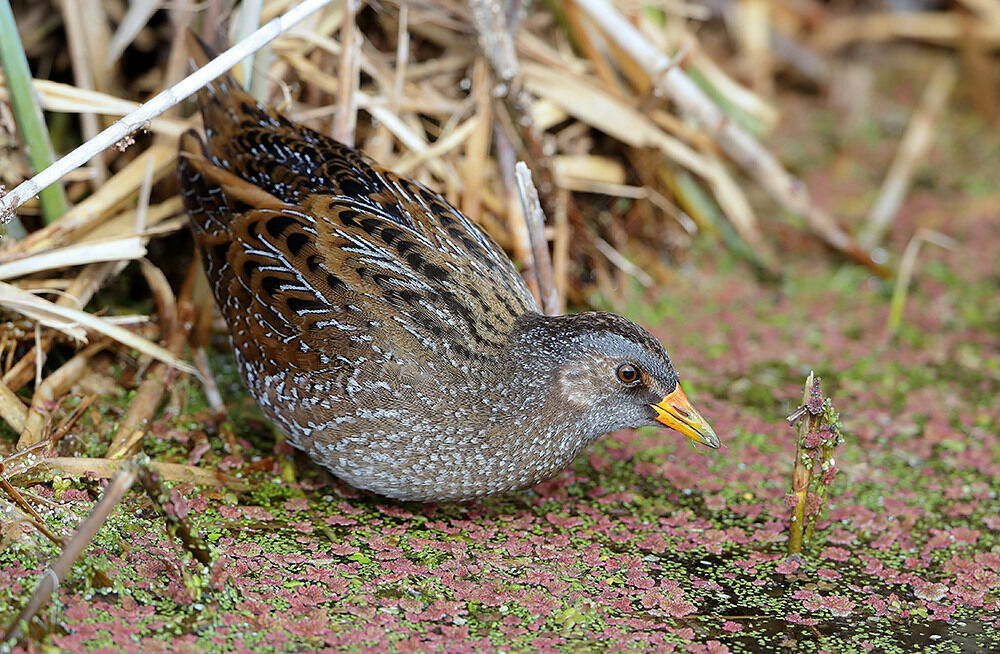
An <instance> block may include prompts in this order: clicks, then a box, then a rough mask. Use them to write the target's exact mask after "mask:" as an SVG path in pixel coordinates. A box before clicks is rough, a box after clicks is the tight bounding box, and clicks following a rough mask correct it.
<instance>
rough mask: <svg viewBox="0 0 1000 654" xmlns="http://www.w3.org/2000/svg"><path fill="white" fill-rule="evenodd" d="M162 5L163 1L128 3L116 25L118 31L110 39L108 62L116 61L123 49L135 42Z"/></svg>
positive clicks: (152, 0) (142, 0) (149, 0)
mask: <svg viewBox="0 0 1000 654" xmlns="http://www.w3.org/2000/svg"><path fill="white" fill-rule="evenodd" d="M162 4H163V0H131V2H129V3H128V10H127V11H126V12H125V15H124V16H122V19H121V22H119V23H118V29H117V30H115V34H114V36H112V37H111V42H110V43H108V54H107V58H108V61H114V60H116V59H118V57H120V56H121V54H122V53H123V52H125V48H127V47H128V46H129V44H130V43H132V42H133V41H134V40H135V37H136V36H138V34H139V32H140V31H141V30H142V28H143V27H145V26H146V23H148V22H149V19H150V18H152V17H153V14H155V13H156V12H157V11H158V10H159V9H160V7H161V5H162Z"/></svg>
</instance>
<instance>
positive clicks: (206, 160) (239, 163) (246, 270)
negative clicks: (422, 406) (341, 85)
mask: <svg viewBox="0 0 1000 654" xmlns="http://www.w3.org/2000/svg"><path fill="white" fill-rule="evenodd" d="M199 100H200V103H201V107H202V114H203V117H204V120H205V125H206V135H207V136H208V138H207V141H206V143H205V144H204V149H203V153H202V150H201V148H200V147H197V146H198V145H199V144H198V143H197V142H196V141H190V140H187V141H185V142H184V143H183V144H182V149H183V150H184V151H185V152H187V153H188V154H187V156H186V157H185V159H186V161H187V162H188V163H187V164H183V163H182V170H181V174H182V186H186V188H185V193H186V198H187V195H188V194H190V195H191V196H192V201H190V202H188V207H189V210H191V213H192V219H193V222H194V223H195V225H196V232H200V233H202V234H206V235H213V236H212V237H208V236H199V238H200V240H201V241H202V245H203V251H204V252H205V255H204V256H205V257H206V269H207V270H209V275H210V277H211V275H212V274H213V272H212V271H219V273H224V274H225V275H227V276H231V278H230V277H227V278H226V281H225V283H224V284H222V285H220V287H222V288H227V289H232V288H234V286H235V285H236V284H239V285H242V287H243V289H242V292H243V293H245V294H246V295H247V298H245V299H246V300H247V301H253V300H256V301H257V304H268V308H267V309H263V310H262V312H261V314H260V315H261V316H263V317H264V318H269V319H270V318H271V317H270V316H269V314H268V312H269V311H270V312H271V313H278V314H281V315H280V316H279V317H278V318H276V319H270V320H269V321H268V326H269V327H271V326H275V327H276V329H277V328H284V329H291V330H300V331H299V333H301V330H308V329H314V330H315V329H322V328H323V327H324V326H326V325H332V326H335V324H336V322H338V321H337V320H334V319H332V318H330V319H327V318H325V317H324V319H323V320H313V318H314V317H316V316H320V315H322V314H324V312H328V311H330V310H332V309H331V307H336V308H337V310H340V311H341V312H342V311H343V310H344V308H345V307H349V306H355V307H361V308H362V309H363V310H364V311H365V312H366V313H368V314H371V315H373V316H374V317H375V318H377V319H378V320H385V321H391V322H393V323H394V324H395V325H396V328H398V329H399V330H402V331H403V332H405V333H406V334H408V335H409V336H410V337H412V338H414V339H416V340H418V341H419V342H420V343H421V344H422V346H423V347H425V348H429V349H431V350H434V351H438V352H439V354H444V353H445V352H443V350H449V349H453V350H454V353H455V354H458V355H460V356H463V357H466V358H468V357H470V356H471V355H472V353H479V354H484V355H488V356H492V355H494V354H495V353H496V348H499V347H502V346H503V344H504V342H505V338H506V335H507V334H508V333H509V331H510V329H511V326H512V325H513V322H514V320H515V319H516V318H517V317H518V316H519V315H522V314H523V313H525V312H528V311H537V310H538V308H537V305H536V304H535V301H534V298H533V297H532V296H531V294H530V293H529V292H528V290H527V288H526V287H525V285H524V283H523V281H522V280H521V278H520V275H519V274H518V273H517V270H516V269H515V268H514V266H513V264H512V263H511V262H510V260H509V258H508V257H507V256H506V255H505V254H504V252H503V251H502V250H501V249H500V248H499V247H498V246H497V245H496V244H495V243H494V242H493V241H492V239H490V238H489V237H488V236H487V235H485V234H484V233H483V232H482V231H481V230H480V229H479V228H478V227H476V226H475V225H474V224H472V222H471V221H469V220H468V219H467V218H466V217H465V216H464V215H462V214H461V212H459V211H458V210H456V209H455V208H453V207H451V206H450V205H449V204H448V203H447V202H446V201H445V200H444V199H443V198H442V197H441V196H440V195H438V194H436V193H434V192H433V191H431V190H429V189H428V188H426V187H425V186H423V185H421V184H418V183H417V182H414V181H412V180H408V179H406V178H403V177H400V176H398V175H396V174H394V173H392V172H390V171H387V170H385V169H383V168H380V167H378V166H376V165H374V164H373V163H372V162H371V161H370V160H369V159H367V158H366V157H364V156H363V155H361V154H359V153H358V152H357V151H355V150H353V149H351V148H349V147H347V146H344V145H342V144H340V143H337V142H336V141H333V140H332V139H330V138H328V137H326V136H324V135H322V134H319V133H318V132H315V131H313V130H311V129H309V128H307V127H304V126H301V125H298V124H295V123H292V122H291V121H288V120H287V119H285V118H284V117H283V116H281V115H280V114H277V113H276V112H273V111H269V110H267V109H264V108H263V107H261V106H260V105H258V104H257V103H256V102H254V101H253V100H252V99H251V98H250V97H249V96H247V95H246V94H245V93H243V92H242V91H241V90H240V89H239V88H238V87H236V86H235V85H234V84H233V83H232V81H231V80H227V79H225V78H224V79H223V80H222V81H220V82H217V83H216V84H215V85H214V86H213V87H210V88H209V89H207V90H206V91H203V92H202V94H201V96H200V98H199ZM185 138H186V139H192V138H193V139H196V138H197V137H195V136H189V137H185ZM198 154H202V155H203V156H201V157H200V158H198ZM185 165H186V166H187V170H188V171H193V170H195V169H197V174H199V175H200V176H201V177H200V179H201V180H202V181H201V184H202V186H203V188H200V189H198V190H193V189H194V188H195V187H196V186H197V184H196V183H195V182H194V181H185V175H186V173H185ZM237 180H239V182H241V183H242V184H241V183H238V182H237ZM189 189H190V191H189ZM220 204H221V205H223V206H221V207H220V206H218V205H220ZM227 216H233V218H227ZM227 238H228V239H229V240H228V245H227V241H226V239H227ZM227 264H228V266H229V268H226V265H227ZM279 272H280V274H279ZM324 303H325V304H324ZM321 305H322V306H321ZM220 306H222V300H221V299H220ZM341 317H343V316H341ZM272 322H275V323H277V325H272ZM317 325H319V327H317ZM275 333H276V334H280V335H284V334H285V333H286V332H283V331H276V332H275Z"/></svg>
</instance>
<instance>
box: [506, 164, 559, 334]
mask: <svg viewBox="0 0 1000 654" xmlns="http://www.w3.org/2000/svg"><path fill="white" fill-rule="evenodd" d="M514 178H515V179H516V180H517V191H518V193H519V194H520V196H521V208H522V209H523V210H524V221H525V223H527V225H528V237H529V238H530V240H531V252H532V258H533V259H534V260H535V276H536V278H537V280H538V294H539V295H540V296H541V298H542V311H543V312H544V313H545V315H548V316H554V315H556V314H557V313H558V312H559V294H558V293H557V292H556V285H555V281H554V279H553V273H552V259H551V257H549V245H548V241H547V240H546V239H545V214H544V213H542V203H541V202H539V200H538V191H537V190H536V189H535V184H534V182H532V181H531V171H530V170H528V166H527V164H525V163H524V162H523V161H518V162H517V165H516V166H514Z"/></svg>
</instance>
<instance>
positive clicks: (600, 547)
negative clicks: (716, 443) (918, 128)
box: [0, 114, 1000, 653]
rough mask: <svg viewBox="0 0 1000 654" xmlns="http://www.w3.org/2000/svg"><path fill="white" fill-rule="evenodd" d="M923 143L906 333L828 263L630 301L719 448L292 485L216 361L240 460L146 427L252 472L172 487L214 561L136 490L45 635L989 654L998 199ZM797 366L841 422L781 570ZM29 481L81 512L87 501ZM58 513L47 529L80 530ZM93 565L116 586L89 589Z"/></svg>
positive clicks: (5, 595) (847, 184) (265, 642)
mask: <svg viewBox="0 0 1000 654" xmlns="http://www.w3.org/2000/svg"><path fill="white" fill-rule="evenodd" d="M793 115H798V114H793ZM796 129H800V130H803V132H804V133H809V132H808V131H807V128H806V127H805V126H800V125H798V124H797V123H795V122H794V121H793V122H792V123H791V124H789V125H788V126H787V127H786V130H787V131H786V135H787V132H792V133H794V131H795V130H796ZM942 129H943V130H944V133H945V134H946V135H948V136H949V138H951V139H952V141H953V142H955V143H961V144H965V146H966V147H969V148H972V149H973V150H972V151H973V152H982V153H983V154H982V156H984V157H988V156H990V155H989V153H990V152H994V153H995V152H997V151H1000V147H998V145H1000V144H998V143H997V141H998V139H997V137H996V135H995V134H989V135H988V136H987V135H984V134H970V133H966V132H965V131H963V130H964V128H963V127H962V125H958V124H952V123H948V124H946V125H944V126H943V127H942ZM793 138H794V137H793ZM789 147H790V146H789ZM857 147H858V148H859V149H862V150H863V145H858V146H857ZM939 150H940V151H936V152H935V153H934V154H933V155H932V161H936V162H937V164H935V165H936V166H937V167H936V169H935V170H936V173H937V174H938V175H939V177H935V179H934V184H935V185H936V186H935V188H934V191H933V194H931V193H930V192H929V191H928V190H927V189H918V190H917V191H916V192H915V193H914V194H913V195H912V197H911V198H910V199H909V200H908V202H907V204H906V206H905V207H904V210H903V211H902V212H901V216H900V219H899V221H898V222H897V224H896V225H895V228H894V229H895V231H894V233H893V236H892V250H893V251H894V252H899V251H901V249H902V246H903V244H904V243H905V239H906V238H907V236H908V235H909V234H912V233H913V231H914V229H915V228H916V227H917V226H928V227H933V228H936V229H942V230H944V231H947V232H948V233H949V234H950V235H952V236H954V237H956V238H958V239H959V240H960V241H961V243H962V246H961V248H960V249H959V250H958V251H955V252H945V251H941V250H934V249H928V250H927V251H926V252H925V253H924V254H923V255H922V257H921V263H920V274H919V276H918V279H917V283H916V285H915V287H914V289H913V292H912V294H911V297H910V300H909V303H908V305H907V308H906V319H905V323H904V327H903V330H902V332H901V334H900V337H899V339H898V340H897V341H895V342H893V341H889V340H887V339H886V338H885V328H884V326H885V320H886V316H887V311H888V308H887V304H888V303H887V296H886V292H885V289H884V288H882V287H881V286H880V285H879V283H878V282H876V281H874V280H872V279H870V278H869V277H868V276H867V275H866V274H865V273H864V271H861V270H859V269H857V268H855V267H852V266H849V265H844V266H836V265H830V264H828V263H826V262H824V261H823V259H822V258H819V257H817V256H801V255H800V256H799V257H798V260H794V261H789V262H788V266H789V271H790V273H791V274H790V277H789V279H788V281H787V282H786V283H785V284H783V285H782V286H780V287H779V286H774V285H770V286H769V285H761V284H759V283H757V282H755V281H753V280H752V279H751V278H750V277H749V276H748V275H747V274H746V272H745V270H744V269H743V268H742V267H741V266H740V265H738V264H734V263H733V262H732V261H731V260H729V259H728V258H726V257H714V256H711V255H709V254H707V253H706V254H705V255H703V256H701V257H699V259H698V263H699V272H698V273H697V274H696V275H694V276H692V277H690V278H688V279H686V280H685V283H683V284H682V283H678V284H677V285H676V286H674V287H673V288H670V289H665V290H664V289H661V290H663V291H664V292H665V295H664V296H662V297H661V296H659V295H657V296H654V295H652V294H650V295H649V296H648V297H647V298H644V299H643V301H642V302H636V303H634V304H633V306H632V307H631V313H632V314H633V315H634V316H635V317H637V318H638V319H640V320H642V321H643V322H645V323H646V324H647V325H649V326H650V327H652V328H653V330H654V332H656V333H657V334H658V335H659V336H661V337H662V338H663V340H664V342H666V343H667V344H668V347H669V349H670V351H671V354H672V356H673V358H674V360H675V362H676V364H677V365H678V368H679V369H680V370H681V371H682V375H683V377H684V379H685V383H686V388H687V389H688V393H689V395H690V397H691V398H692V400H693V401H694V403H695V404H696V405H697V406H698V407H699V408H700V409H701V410H702V412H703V413H704V414H705V415H706V416H709V417H710V419H711V420H712V421H713V423H714V425H715V427H716V430H717V432H718V433H719V435H720V436H721V437H722V439H723V443H724V446H723V448H722V449H721V450H720V451H719V452H717V453H713V452H711V451H708V450H706V449H703V448H697V447H694V446H692V445H690V444H689V443H688V442H687V441H686V440H685V439H683V438H681V437H679V436H677V435H675V434H671V433H666V432H665V431H660V432H657V431H643V432H639V433H635V432H625V433H617V434H614V435H611V436H609V437H607V438H606V439H604V440H602V441H601V442H600V443H598V444H596V445H595V446H594V447H593V448H591V449H590V450H588V451H587V452H586V453H584V454H583V455H582V456H581V457H580V458H579V459H578V460H577V462H576V463H575V464H574V466H573V467H572V468H571V469H569V470H567V471H565V472H564V473H563V474H562V475H560V476H559V477H557V478H555V479H553V480H551V481H549V482H547V483H545V484H542V485H541V486H539V487H537V488H536V489H534V490H533V491H530V492H524V493H517V494H510V495H506V496H502V497H497V498H491V499H488V500H485V501H483V502H480V503H472V504H463V505H456V504H449V505H437V506H435V505H427V506H422V505H412V504H399V503H395V502H390V501H386V500H382V499H380V498H378V497H374V496H371V495H362V494H359V493H357V492H354V491H352V490H351V489H349V488H346V487H344V486H342V485H339V484H337V483H336V482H333V481H332V480H330V479H329V478H328V477H327V476H326V475H325V474H323V473H322V472H321V471H319V470H317V469H316V468H315V467H313V466H311V465H310V464H309V463H308V462H307V461H306V460H305V459H304V458H301V457H300V458H298V459H297V461H298V475H299V477H298V480H299V481H298V483H297V484H296V485H294V486H290V485H288V484H286V483H284V482H282V481H280V477H279V473H280V469H279V461H280V457H282V456H284V455H285V454H286V452H285V451H283V450H282V451H275V448H274V447H273V446H272V445H271V444H270V443H269V441H268V436H267V434H266V430H262V429H261V425H260V423H259V419H258V418H256V417H255V416H256V415H259V414H257V413H256V412H255V409H253V407H251V406H249V402H248V400H247V399H246V398H245V395H243V394H242V393H241V392H240V391H239V389H238V388H237V387H236V385H235V384H233V383H232V381H231V380H232V364H231V362H230V363H226V361H227V360H226V359H224V358H223V359H220V362H218V363H217V366H221V368H222V378H223V379H224V380H229V381H228V382H227V384H226V385H227V386H228V388H229V391H230V392H229V394H228V397H227V400H228V402H229V403H230V406H231V407H232V410H233V416H234V418H233V419H234V423H235V424H236V429H237V433H238V434H239V435H240V437H241V438H242V439H243V443H244V450H243V452H242V453H241V454H240V455H229V454H226V453H225V452H224V451H222V448H221V445H220V444H219V442H218V440H217V439H214V438H213V440H212V448H211V449H210V450H209V451H204V448H203V447H199V446H198V445H197V444H196V439H193V438H189V437H188V433H189V430H190V429H197V428H199V427H198V422H199V421H200V420H201V418H202V417H203V416H202V414H199V413H194V414H193V415H191V416H185V417H183V418H182V419H180V420H176V419H171V420H166V419H165V420H164V421H162V422H159V423H157V424H154V425H152V431H153V433H154V434H157V435H158V436H159V440H157V441H156V442H153V443H151V444H150V446H149V448H148V449H149V451H150V452H151V454H153V455H154V456H157V457H159V458H162V459H165V460H174V461H188V460H190V459H191V458H192V457H194V458H196V459H198V460H199V465H203V466H208V467H212V466H215V467H218V468H220V469H223V470H227V471H230V472H233V473H240V474H243V475H244V476H246V477H247V478H249V479H250V480H251V481H252V484H253V487H254V488H253V491H251V492H250V493H248V494H244V495H239V496H237V495H234V494H231V493H224V492H219V491H216V490H212V489H195V488H191V487H190V486H186V485H180V486H175V487H174V488H173V492H172V493H171V496H170V498H169V501H168V502H167V509H168V510H169V511H171V512H173V513H175V514H177V515H184V516H186V519H187V520H188V521H190V523H191V524H192V525H193V526H194V527H195V528H196V529H197V530H199V531H200V532H201V534H202V535H203V536H204V538H205V539H206V541H207V542H208V543H209V544H210V545H211V547H212V548H213V551H214V554H215V557H216V559H215V562H214V564H213V565H212V566H211V568H210V569H208V570H202V569H200V568H199V566H198V565H197V564H196V563H194V562H193V560H192V558H191V557H190V556H188V555H187V554H185V553H183V552H182V551H181V549H180V548H179V547H178V545H177V544H176V543H170V542H167V541H166V538H165V531H164V528H163V521H162V520H161V519H159V518H158V516H156V515H155V514H154V513H152V511H151V509H150V508H149V505H148V503H147V502H145V501H144V500H143V498H142V496H141V495H138V494H132V495H130V496H129V498H128V499H127V501H126V502H125V503H124V504H123V505H122V506H120V507H119V509H118V510H117V511H116V512H115V514H114V516H113V518H112V520H111V522H110V524H109V525H108V526H107V527H106V528H105V529H104V530H102V532H101V533H100V534H99V536H98V538H97V539H96V541H95V543H94V545H93V546H92V547H91V548H90V549H89V550H88V552H87V554H86V556H85V557H84V559H83V560H82V562H81V563H80V564H79V565H78V566H77V568H76V569H74V571H73V573H72V574H71V575H70V577H69V578H68V579H67V580H66V582H65V583H64V584H63V586H62V587H61V588H60V589H59V591H58V593H57V597H56V601H55V602H54V604H52V605H51V606H50V607H48V608H46V609H45V610H44V611H43V615H44V616H45V617H46V618H47V619H48V620H49V625H50V632H49V633H48V634H43V633H39V632H36V633H35V640H34V641H33V642H34V643H36V644H45V645H46V646H48V647H52V648H56V649H60V650H65V651H104V652H120V651H128V652H132V651H142V652H157V651H170V652H187V651H191V652H200V651H218V652H222V651H226V652H241V651H245V652H264V651H303V650H312V651H321V652H322V651H327V652H340V651H351V652H379V653H382V652H392V651H395V652H425V651H444V652H477V651H484V652H485V651H497V650H506V651H539V652H556V651H607V650H608V649H613V650H620V651H661V652H672V651H676V652H691V653H723V652H761V651H795V652H824V651H826V652H840V653H844V652H884V653H893V652H914V651H921V652H976V651H998V650H1000V642H998V636H997V620H998V616H1000V605H998V594H997V590H996V589H997V588H998V587H1000V519H998V517H997V516H998V514H1000V499H998V496H997V492H998V487H997V481H996V480H997V479H1000V428H998V423H1000V405H998V403H997V402H996V399H995V398H996V395H997V392H998V391H1000V347H998V344H1000V301H998V299H997V279H998V276H1000V267H998V266H1000V264H997V261H996V253H997V252H1000V221H998V220H997V210H996V207H997V206H1000V191H997V189H996V188H995V187H990V186H989V185H987V184H985V182H984V183H983V184H980V185H978V186H977V185H976V181H977V180H980V178H981V177H982V176H983V175H984V174H985V173H983V172H981V169H980V166H979V164H972V165H970V163H969V161H973V160H974V157H970V158H969V159H965V158H959V156H960V155H961V156H962V157H968V156H969V155H968V154H963V153H960V152H957V151H956V152H951V151H949V150H947V149H939ZM789 156H791V155H789ZM859 156H860V155H859ZM977 156H978V155H977ZM948 157H954V159H949V158H948ZM791 158H794V157H791ZM944 163H947V164H948V165H944ZM963 166H964V167H963ZM875 168H877V167H875ZM996 169H997V167H996V166H995V167H994V169H993V170H994V172H995V170H996ZM962 171H964V172H962ZM853 174H858V172H857V170H856V169H855V170H854V173H853ZM871 174H872V177H871V178H868V179H865V180H862V181H861V182H860V184H859V180H858V179H857V178H854V177H850V176H848V177H847V178H843V177H842V176H841V177H838V174H837V173H834V174H831V173H829V172H828V173H826V176H825V177H822V178H817V180H818V181H820V182H822V183H819V184H815V185H814V188H818V189H820V191H821V192H824V191H823V189H827V191H825V192H826V193H827V194H828V195H829V197H828V198H827V201H828V202H829V203H831V205H834V209H836V206H835V205H836V198H837V197H838V195H837V194H838V191H837V189H847V188H858V187H859V186H860V187H861V188H866V187H867V186H868V185H870V184H874V183H875V182H876V181H877V176H875V173H871ZM840 175H843V173H840ZM994 182H995V180H994ZM845 201H846V200H845ZM799 245H801V244H799ZM810 369H814V370H816V372H817V374H819V375H821V376H822V377H823V382H824V390H825V392H826V393H827V394H828V395H830V396H832V397H833V398H834V401H835V403H836V406H837V407H838V409H839V410H840V411H841V413H842V418H843V424H844V433H845V437H846V443H845V445H844V446H843V447H842V448H841V450H840V452H839V454H838V456H839V457H840V460H838V465H839V466H840V470H841V474H840V476H839V477H838V478H837V479H836V480H835V482H834V483H833V486H832V487H831V489H830V493H829V506H828V509H827V512H826V514H825V515H824V516H823V517H822V519H821V521H820V524H819V529H818V531H817V536H816V541H815V542H814V543H813V544H812V546H811V547H810V548H808V549H807V551H806V552H805V555H804V556H802V557H793V558H786V557H785V556H784V555H783V553H784V546H785V542H784V541H785V538H786V531H785V528H786V524H787V523H786V521H787V514H788V511H787V509H786V508H785V506H784V503H783V497H784V495H785V493H786V492H787V491H788V488H789V484H790V474H791V468H792V462H791V458H792V456H793V454H794V438H795V436H794V432H793V431H792V430H791V429H790V428H788V426H787V425H786V424H785V423H784V416H785V415H787V414H788V413H790V412H791V411H792V410H793V409H794V408H795V403H796V402H797V399H798V398H800V397H801V387H802V382H803V380H804V378H805V376H806V375H807V374H808V372H809V370H810ZM32 490H33V491H34V492H36V493H39V494H42V495H45V496H48V497H54V498H56V499H58V501H60V502H61V503H63V504H64V505H65V506H67V507H69V508H70V509H71V510H72V511H73V512H75V513H76V514H77V515H80V516H82V515H83V514H84V513H85V512H86V510H87V509H88V508H89V507H90V506H91V505H92V503H93V499H94V497H96V495H97V494H98V493H99V486H98V484H96V483H94V482H86V481H81V482H76V483H74V484H72V485H71V487H70V488H68V489H66V490H61V491H57V492H56V493H54V492H53V484H51V483H48V482H43V483H39V484H36V485H35V486H33V487H32ZM59 516H60V514H59V513H55V512H51V513H48V514H46V517H47V519H48V520H49V521H50V522H51V523H52V524H53V525H54V526H64V525H68V524H72V522H73V520H72V519H69V518H67V519H66V520H65V521H64V522H60V520H61V519H60V517H59ZM26 533H27V532H26ZM55 555H56V551H55V550H54V549H53V548H52V547H51V546H49V545H47V544H45V543H44V542H43V541H41V540H40V539H38V538H36V537H34V536H30V535H28V536H24V537H21V538H19V539H17V540H16V541H15V542H14V543H13V544H11V545H10V546H9V547H7V548H6V549H5V550H4V551H2V552H0V619H2V620H4V621H5V622H6V621H7V620H9V619H10V616H12V615H13V613H14V612H15V611H16V610H17V608H18V607H20V606H21V605H22V603H23V602H24V601H25V599H26V598H27V597H28V595H29V594H30V592H31V589H32V588H33V586H34V584H35V583H36V581H37V579H38V577H39V574H40V573H41V571H42V570H43V569H44V567H45V565H46V564H47V563H48V562H49V561H51V560H52V558H53V557H54V556H55ZM97 568H99V569H101V570H103V571H104V572H105V573H106V574H107V576H108V577H109V578H110V579H111V581H112V586H111V587H110V588H91V584H92V583H93V582H92V580H93V579H94V576H93V574H91V571H93V570H94V569H97ZM33 647H34V645H33Z"/></svg>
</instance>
